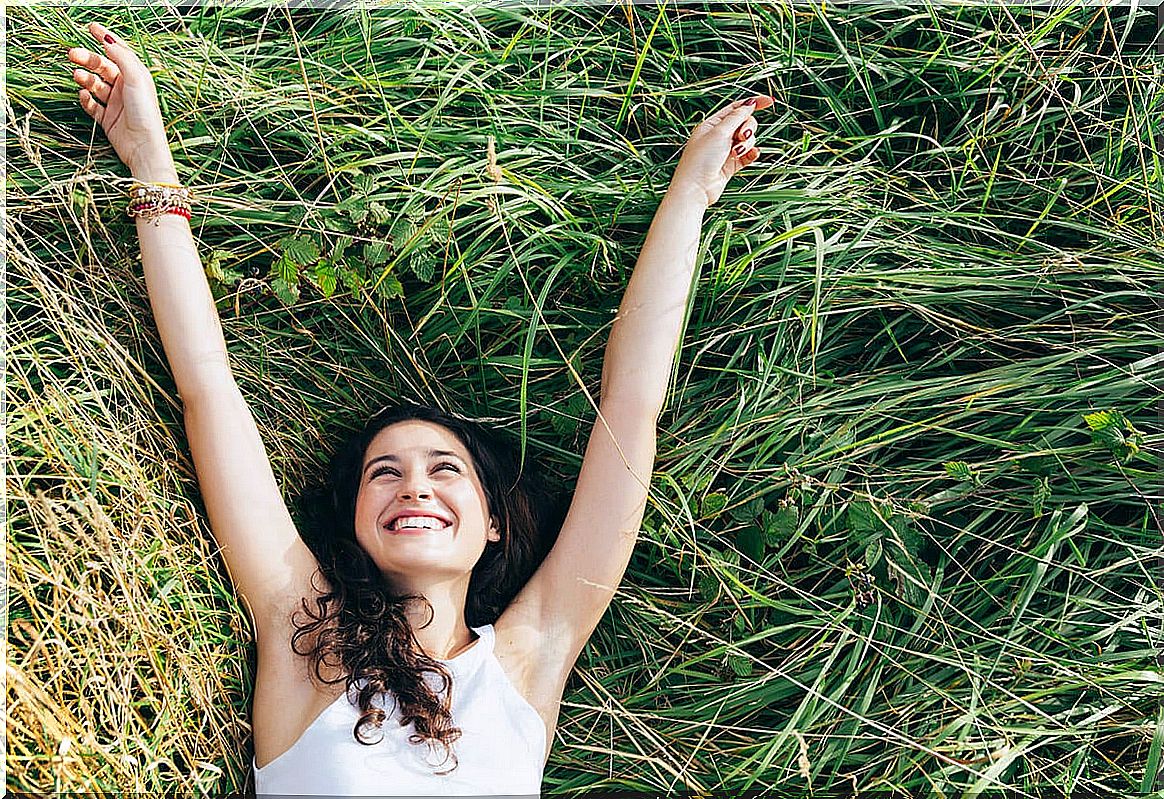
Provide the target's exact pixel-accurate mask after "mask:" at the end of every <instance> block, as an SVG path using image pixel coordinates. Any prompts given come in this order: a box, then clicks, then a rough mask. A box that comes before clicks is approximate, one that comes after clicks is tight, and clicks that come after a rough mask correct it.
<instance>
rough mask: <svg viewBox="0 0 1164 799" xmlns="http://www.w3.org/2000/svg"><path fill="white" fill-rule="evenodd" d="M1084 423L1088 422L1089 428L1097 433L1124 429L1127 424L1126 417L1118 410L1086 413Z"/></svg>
mask: <svg viewBox="0 0 1164 799" xmlns="http://www.w3.org/2000/svg"><path fill="white" fill-rule="evenodd" d="M1083 421H1085V422H1087V426H1088V427H1090V428H1091V429H1092V430H1094V431H1096V432H1099V431H1100V430H1106V429H1108V428H1110V427H1122V426H1123V424H1124V422H1125V420H1124V415H1123V414H1122V413H1120V412H1119V411H1117V410H1108V411H1095V412H1094V413H1085V414H1083Z"/></svg>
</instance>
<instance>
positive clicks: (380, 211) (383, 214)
mask: <svg viewBox="0 0 1164 799" xmlns="http://www.w3.org/2000/svg"><path fill="white" fill-rule="evenodd" d="M368 216H370V217H371V218H372V223H373V224H375V225H386V224H388V221H389V220H390V219H392V211H391V210H389V209H388V207H387V206H386V205H384V204H383V203H378V202H375V201H373V202H372V203H371V204H370V205H369V206H368Z"/></svg>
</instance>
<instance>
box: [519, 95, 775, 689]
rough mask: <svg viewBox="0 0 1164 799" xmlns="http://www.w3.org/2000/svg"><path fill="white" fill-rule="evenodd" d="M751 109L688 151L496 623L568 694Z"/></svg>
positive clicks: (608, 582) (639, 479) (624, 546)
mask: <svg viewBox="0 0 1164 799" xmlns="http://www.w3.org/2000/svg"><path fill="white" fill-rule="evenodd" d="M757 101H759V107H765V106H766V105H768V104H770V103H771V101H770V100H769V99H768V98H766V97H765V98H753V99H752V100H746V101H737V102H734V103H732V104H730V105H728V106H727V107H725V108H723V109H721V110H720V111H719V112H717V113H716V114H714V115H712V116H711V117H709V118H708V119H706V120H705V121H703V122H702V123H700V124H699V126H698V127H696V129H695V130H694V132H693V133H692V134H691V137H690V139H689V140H688V142H687V145H686V146H685V147H684V150H683V155H682V157H681V158H680V160H679V164H678V166H677V167H676V168H675V174H674V176H673V177H672V179H671V184H670V186H669V188H668V189H667V193H666V194H665V195H664V197H663V200H662V202H661V203H660V205H659V208H658V210H657V211H656V212H655V217H654V219H653V220H652V222H651V226H650V229H649V230H648V232H647V237H646V240H645V241H644V243H643V249H642V252H641V253H640V255H639V258H638V261H637V263H636V264H635V268H634V272H633V273H632V274H631V279H630V282H629V283H628V285H627V288H626V292H625V293H624V295H623V299H622V303H621V305H620V306H619V310H618V315H617V316H616V318H615V321H614V325H613V327H612V328H611V332H610V339H609V342H608V343H607V347H606V356H605V359H604V360H603V366H602V386H601V394H600V399H599V405H598V420H597V422H595V425H594V429H593V431H592V432H591V435H590V440H589V442H588V444H587V447H586V454H585V456H584V457H583V460H582V470H581V473H580V474H579V476H578V484H577V487H576V489H575V492H574V499H573V502H572V503H571V505H570V511H569V513H568V514H567V516H566V520H565V522H564V524H563V526H562V531H561V533H560V534H559V536H558V540H557V543H556V544H555V545H554V548H553V549H552V550H551V551H550V553H549V554H548V555H547V556H546V559H545V561H544V562H543V563H542V566H541V568H539V569H538V571H537V573H535V574H534V576H533V577H532V578H531V579H530V581H529V583H527V585H526V587H525V588H524V589H523V590H522V591H521V593H519V594H518V595H517V597H516V598H515V599H514V601H513V603H512V604H511V605H510V607H509V608H508V609H507V610H506V611H505V613H503V614H502V616H501V618H500V619H498V621H497V624H496V628H497V632H498V634H499V635H502V636H508V640H509V643H510V644H511V645H513V646H516V647H518V648H523V647H522V643H523V639H524V640H526V641H527V642H528V644H529V645H530V646H531V647H532V646H533V645H534V642H535V641H536V642H537V649H538V650H539V656H538V662H539V665H540V668H539V671H541V672H542V679H544V678H545V676H547V675H545V669H547V668H552V669H554V670H556V671H558V672H559V673H558V675H557V676H558V677H559V679H560V681H561V682H562V683H563V684H564V682H565V679H566V676H567V675H568V674H569V672H570V669H571V668H572V666H573V664H574V661H575V660H576V659H577V657H578V654H579V653H580V652H581V651H582V647H583V646H585V644H586V641H587V639H589V637H590V634H591V633H592V632H593V631H594V628H595V627H597V626H598V622H599V620H600V619H601V618H602V615H603V614H604V613H605V612H606V609H607V607H609V605H610V601H611V599H613V597H614V592H615V590H616V589H617V587H618V584H619V582H620V581H621V580H622V576H623V573H624V572H625V571H626V567H627V564H628V563H629V562H630V557H631V553H632V551H633V550H634V546H635V542H636V540H637V538H638V530H639V525H640V523H641V522H642V518H643V512H644V511H645V509H646V500H647V486H648V484H649V483H650V478H651V471H652V469H653V466H654V460H655V437H656V431H655V429H656V424H657V422H658V418H659V413H660V412H661V410H662V407H663V400H664V397H665V396H666V391H667V384H668V381H669V379H670V375H671V367H672V364H673V362H674V358H675V352H676V348H677V346H678V343H679V333H680V330H681V328H682V326H683V318H684V315H685V312H686V308H687V298H688V294H689V293H690V291H691V287H692V284H693V279H692V278H693V273H694V271H695V260H696V255H697V252H698V249H699V236H700V228H701V227H702V223H703V215H704V212H705V211H706V210H707V208H708V207H709V206H710V205H711V204H712V203H714V202H715V201H716V200H717V199H719V196H720V194H721V192H722V191H723V189H724V186H725V185H726V184H727V181H728V180H729V179H730V178H731V176H732V175H734V174H735V173H736V172H737V171H738V170H740V169H741V168H742V167H744V166H746V165H747V164H750V163H751V162H752V161H754V160H755V159H756V158H757V157H758V156H759V151H758V150H757V149H756V146H755V142H756V139H755V135H754V132H755V130H756V122H755V119H753V118H752V112H753V111H754V110H755V109H756V107H757Z"/></svg>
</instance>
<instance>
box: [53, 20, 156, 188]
mask: <svg viewBox="0 0 1164 799" xmlns="http://www.w3.org/2000/svg"><path fill="white" fill-rule="evenodd" d="M89 32H90V33H91V34H93V36H94V38H96V39H97V40H98V41H100V42H101V43H102V44H103V46H104V48H105V55H104V56H102V55H100V54H98V53H93V52H90V51H88V50H86V49H84V48H82V47H73V48H71V49H70V50H69V53H68V56H69V60H70V61H72V62H73V63H74V64H77V65H79V66H81V67H85V69H75V70H73V80H75V81H76V82H77V83H78V84H79V85H80V86H82V87H83V88H82V89H81V91H80V94H79V97H80V100H81V108H83V109H84V110H85V113H86V114H88V115H89V116H91V117H93V119H95V120H97V123H98V124H99V125H100V126H101V128H102V130H104V131H105V136H106V137H107V138H108V139H109V143H110V144H112V145H113V149H114V150H115V151H116V152H117V155H118V157H119V158H120V159H121V160H122V162H124V163H125V165H126V166H127V167H129V170H130V172H132V173H133V174H134V176H135V177H139V178H144V179H147V180H150V179H155V180H156V179H162V177H158V175H162V176H165V175H166V174H168V173H169V172H173V171H174V166H173V158H172V156H171V155H170V148H169V145H168V144H167V142H166V129H165V126H164V125H163V123H162V113H161V110H160V109H159V108H158V95H157V92H156V90H155V89H154V79H153V76H152V75H150V71H149V68H148V67H146V65H145V64H143V63H142V61H141V59H140V58H138V56H137V53H135V52H134V51H133V50H131V49H130V48H129V46H128V45H126V43H125V42H124V41H122V39H121V38H120V37H117V36H114V35H113V34H111V33H110V32H109V31H108V30H107V29H106V28H105V27H104V26H102V25H100V24H99V23H96V22H92V23H90V24H89ZM139 173H142V174H139ZM145 173H149V174H145Z"/></svg>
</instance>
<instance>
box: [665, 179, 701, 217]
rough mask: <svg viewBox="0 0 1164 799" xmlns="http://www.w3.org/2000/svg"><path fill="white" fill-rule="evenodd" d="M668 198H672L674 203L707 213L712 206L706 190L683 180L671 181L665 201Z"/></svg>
mask: <svg viewBox="0 0 1164 799" xmlns="http://www.w3.org/2000/svg"><path fill="white" fill-rule="evenodd" d="M667 198H670V199H671V201H672V202H678V203H682V204H684V205H689V206H695V207H698V208H699V210H700V211H706V210H707V208H708V206H710V205H711V201H710V200H709V199H708V196H707V190H706V189H704V188H702V187H700V186H696V185H695V184H693V183H688V182H686V181H682V180H680V181H675V180H672V181H671V184H670V185H669V186H668V187H667V193H666V195H665V196H664V198H663V199H667Z"/></svg>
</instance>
